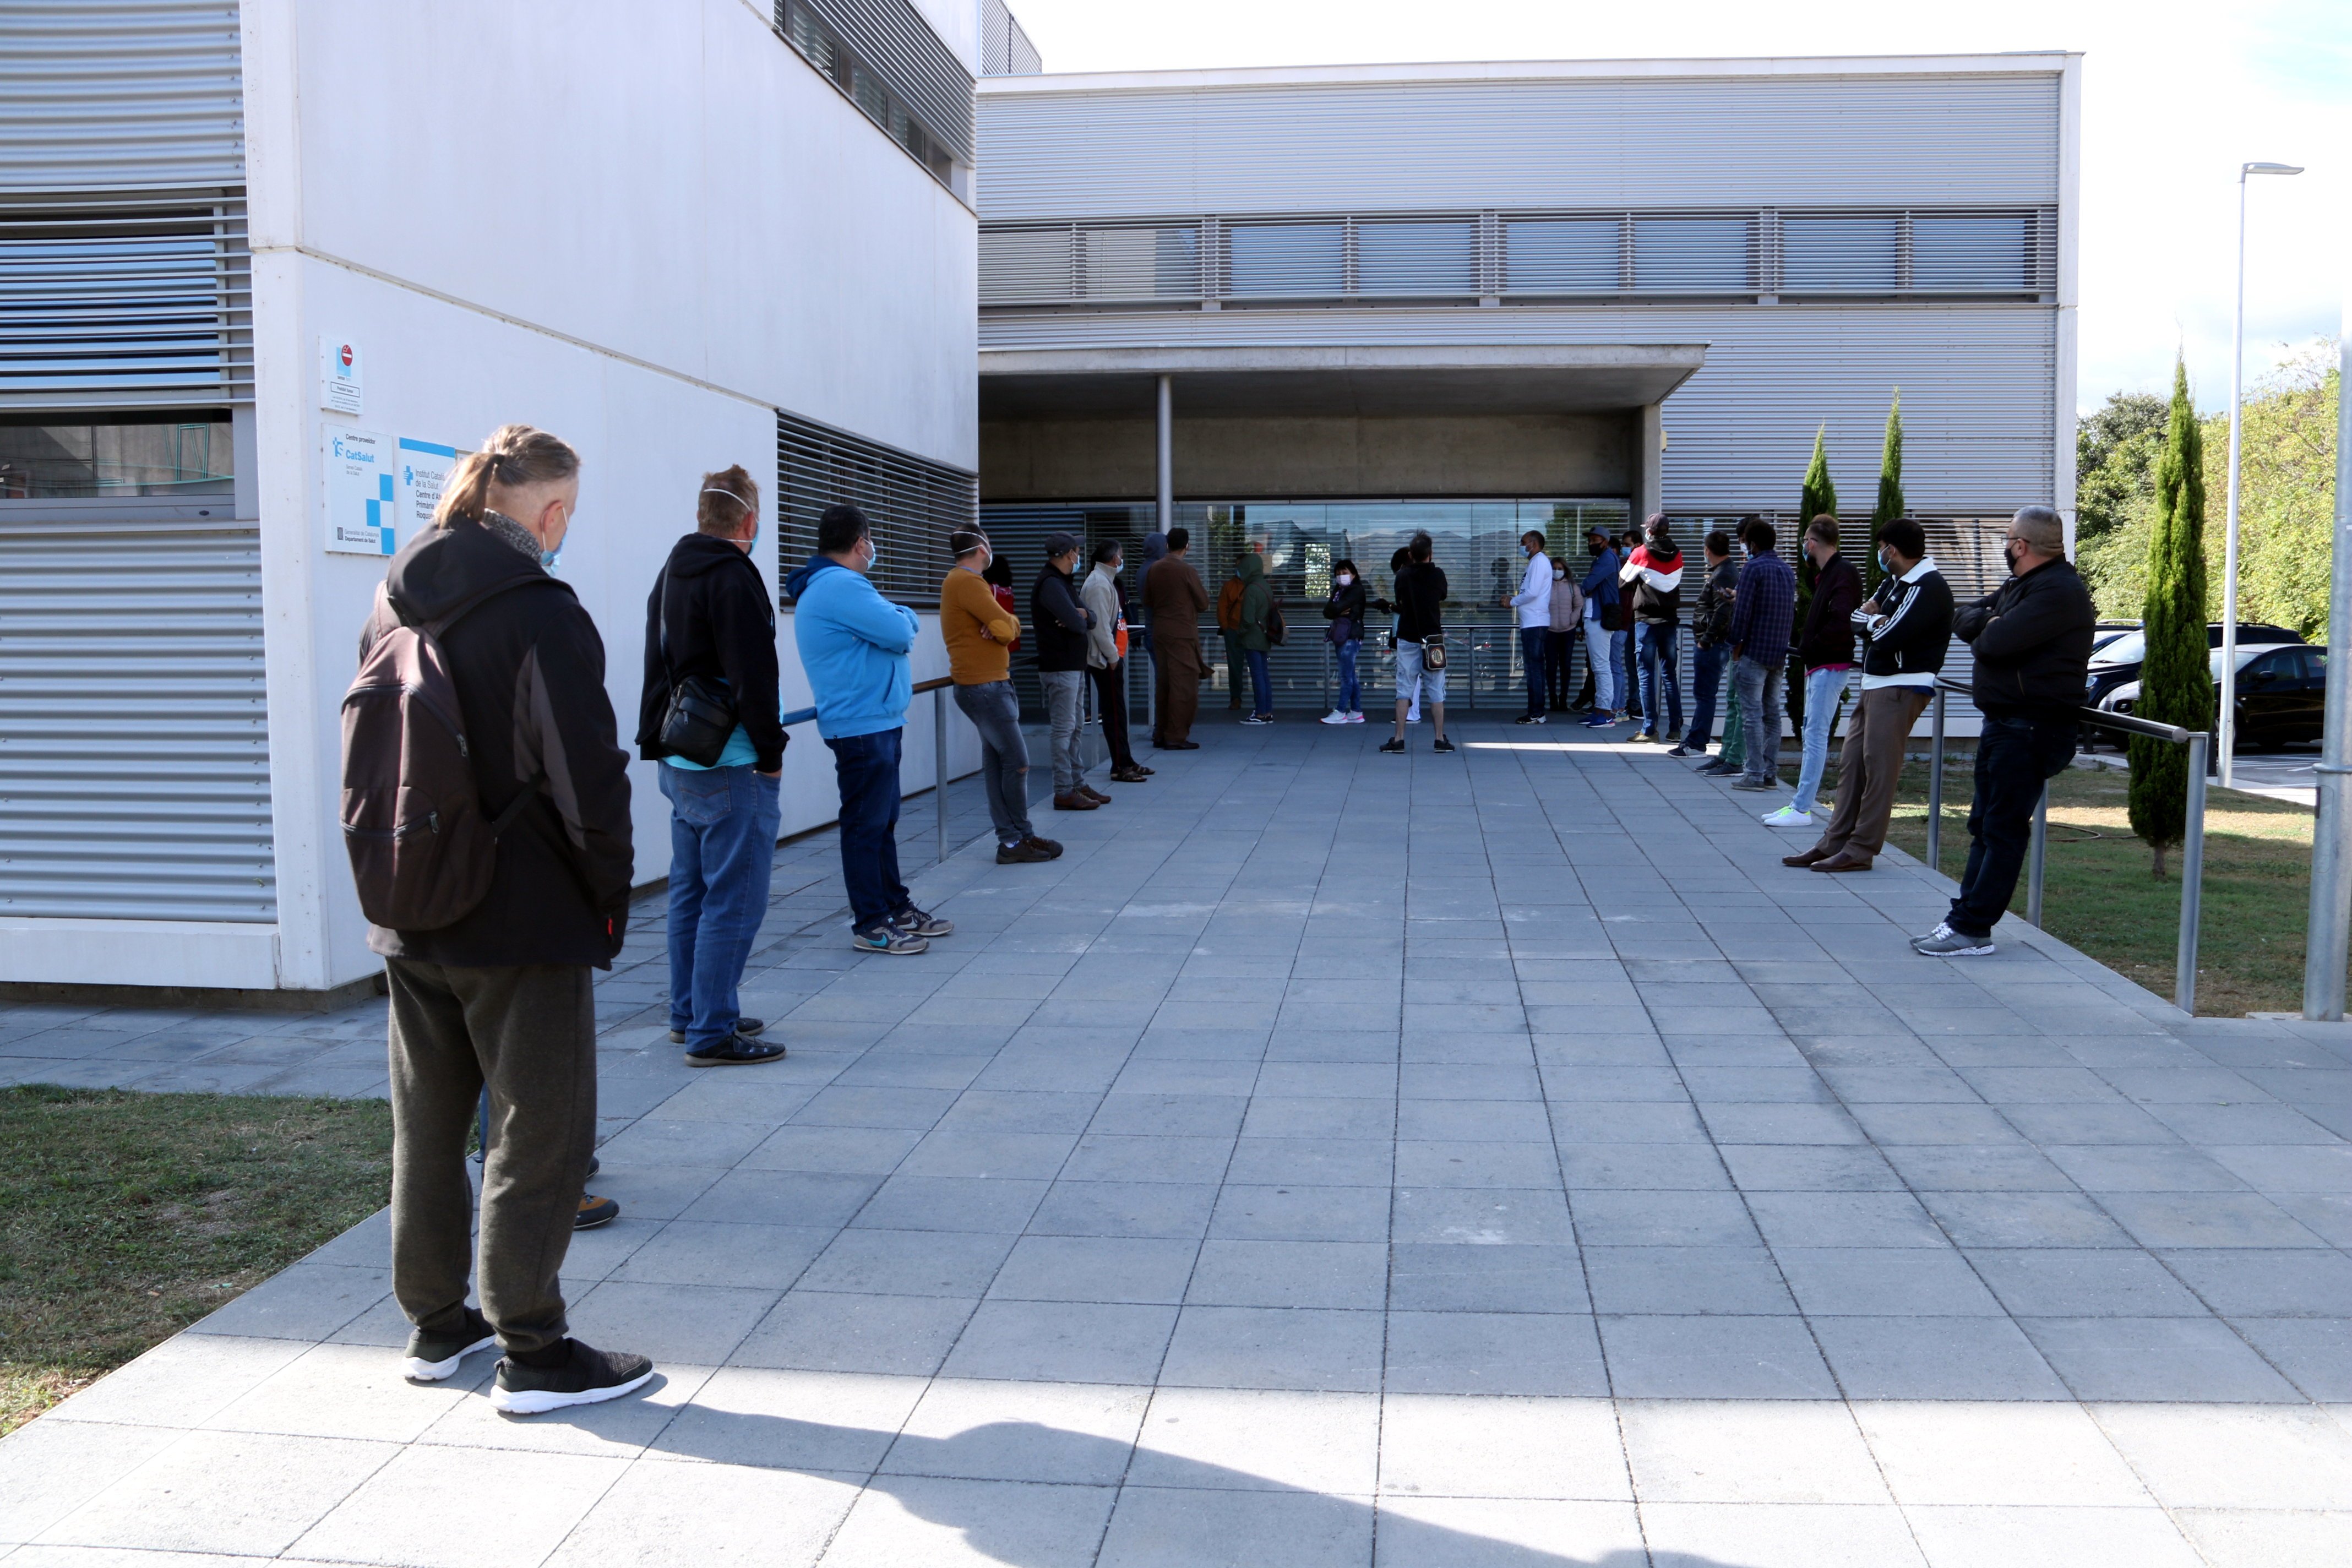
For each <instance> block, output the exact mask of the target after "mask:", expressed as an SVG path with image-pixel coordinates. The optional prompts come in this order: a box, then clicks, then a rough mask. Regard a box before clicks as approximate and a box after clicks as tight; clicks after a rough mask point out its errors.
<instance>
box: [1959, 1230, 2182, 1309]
mask: <svg viewBox="0 0 2352 1568" xmlns="http://www.w3.org/2000/svg"><path fill="white" fill-rule="evenodd" d="M1969 1261H1970V1262H1971V1263H1972V1264H1974V1265H1975V1267H1976V1270H1977V1272H1978V1274H1979V1276H1981V1277H1982V1278H1983V1279H1984V1281H1985V1283H1986V1284H1987V1285H1989V1286H1990V1287H1991V1289H1992V1293H1993V1294H1994V1295H1995V1296H1997V1297H1999V1298H2000V1303H2001V1305H2002V1306H2004V1307H2006V1308H2007V1309H2009V1310H2010V1312H2011V1313H2012V1314H2013V1315H2015V1316H2017V1317H2020V1318H2098V1317H2109V1318H2158V1317H2165V1318H2180V1317H2187V1318H2201V1317H2204V1316H2206V1315H2207V1314H2208V1312H2209V1310H2210V1309H2209V1308H2207V1307H2206V1306H2205V1304H2204V1303H2202V1302H2201V1301H2200V1300H2198V1299H2197V1297H2196V1296H2195V1295H2194V1294H2193V1293H2192V1292H2191V1291H2190V1290H2189V1289H2188V1287H2186V1286H2184V1285H2183V1284H2181V1282H2180V1281H2179V1279H2176V1278H2174V1276H2173V1274H2172V1272H2171V1271H2170V1270H2169V1269H2168V1268H2165V1267H2164V1265H2163V1264H2161V1263H2159V1262H2158V1261H2157V1260H2156V1259H2155V1258H2152V1257H2150V1256H2149V1255H2148V1254H2147V1253H2145V1252H2142V1251H2139V1250H2138V1249H2137V1248H2126V1247H2051V1248H2034V1247H2008V1248H1994V1249H1991V1250H1987V1251H1979V1252H1971V1253H1969Z"/></svg>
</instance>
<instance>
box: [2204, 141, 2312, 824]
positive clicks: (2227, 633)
mask: <svg viewBox="0 0 2352 1568" xmlns="http://www.w3.org/2000/svg"><path fill="white" fill-rule="evenodd" d="M2302 173H2303V169H2302V167H2301V165H2299V164H2294V163H2241V164H2239V165H2238V307H2237V313H2236V316H2235V320H2234V324H2233V325H2232V327H2231V331H2230V521H2229V530H2228V534H2227V537H2226V540H2225V542H2224V543H2223V545H2222V547H2221V711H2220V713H2218V714H2217V715H2215V721H2214V728H2215V731H2216V733H2215V736H2214V739H2215V742H2216V745H2217V747H2218V749H2219V750H2220V752H2221V787H2222V788H2224V789H2228V788H2230V787H2231V785H2232V784H2235V783H2236V780H2237V749H2238V748H2237V742H2238V732H2237V731H2238V426H2239V425H2240V423H2241V422H2242V421H2241V415H2242V410H2241V408H2240V406H2239V405H2240V404H2241V403H2242V401H2243V398H2244V393H2245V379H2246V176H2247V175H2248V174H2302Z"/></svg>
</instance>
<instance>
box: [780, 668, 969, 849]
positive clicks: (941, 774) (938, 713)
mask: <svg viewBox="0 0 2352 1568" xmlns="http://www.w3.org/2000/svg"><path fill="white" fill-rule="evenodd" d="M954 684H955V679H954V678H953V677H952V676H946V675H942V676H940V677H938V678H937V679H931V680H919V681H917V682H915V687H914V691H913V693H912V695H914V696H917V697H920V696H921V695H922V694H923V693H924V692H926V691H936V692H938V693H939V696H938V697H937V698H935V699H934V700H932V702H931V773H932V776H931V798H932V799H933V800H934V801H936V802H937V803H938V805H939V817H940V859H941V860H943V861H944V860H945V859H946V858H948V689H949V688H950V687H951V686H953V685H954ZM815 718H816V710H815V709H814V708H795V709H793V710H792V711H791V712H789V713H787V714H785V715H784V716H783V717H782V719H780V720H779V721H777V722H778V723H780V724H782V725H783V726H784V727H785V728H786V729H790V728H791V727H792V726H793V725H794V724H807V723H811V722H813V721H814V720H815Z"/></svg>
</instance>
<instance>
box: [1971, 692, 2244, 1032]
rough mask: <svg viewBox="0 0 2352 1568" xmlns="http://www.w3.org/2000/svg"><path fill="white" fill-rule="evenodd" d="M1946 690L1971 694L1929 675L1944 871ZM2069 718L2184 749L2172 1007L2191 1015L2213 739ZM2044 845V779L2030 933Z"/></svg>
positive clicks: (2098, 717) (2087, 713) (2032, 860)
mask: <svg viewBox="0 0 2352 1568" xmlns="http://www.w3.org/2000/svg"><path fill="white" fill-rule="evenodd" d="M1953 692H1958V693H1959V694H1960V695H1961V696H1963V697H1969V696H1972V695H1973V693H1972V692H1971V690H1970V689H1969V688H1968V687H1966V686H1963V685H1961V684H1960V683H1959V682H1958V681H1954V680H1946V679H1943V678H1942V677H1941V676H1938V677H1937V678H1936V699H1935V722H1934V726H1933V728H1932V729H1931V730H1930V731H1929V733H1930V735H1931V737H1932V739H1931V740H1930V742H1929V755H1928V769H1927V866H1928V868H1929V869H1930V870H1933V871H1936V872H1937V873H1939V874H1940V873H1941V871H1942V870H1943V858H1942V855H1941V853H1940V851H1941V849H1942V847H1943V836H1944V708H1945V703H1946V701H1947V700H1948V697H1949V695H1950V694H1951V693H1953ZM2072 716H2073V718H2074V722H2076V723H2078V724H2088V725H2091V726H2092V727H2094V728H2095V729H2101V730H2114V731H2118V732H2119V733H2122V734H2126V735H2142V736H2146V737H2147V739H2149V740H2152V741H2169V742H2172V743H2173V744H2174V745H2176V746H2187V747H2188V748H2189V809H2188V814H2187V815H2188V826H2187V827H2186V829H2185V830H2184V831H2183V833H2182V834H2181V837H2180V936H2179V942H2178V944H2177V945H2176V946H2175V948H2174V950H2173V978H2172V1005H2174V1006H2176V1007H2178V1008H2179V1009H2180V1010H2181V1011H2182V1012H2184V1013H2186V1014H2188V1015H2189V1016H2191V1017H2194V1016H2196V1015H2197V922H2198V917H2199V915H2200V913H2201V912H2202V910H2203V908H2204V901H2205V766H2206V754H2207V752H2208V750H2209V748H2210V745H2211V743H2212V737H2211V736H2210V734H2208V733H2207V732H2206V731H2202V730H2185V729H2183V728H2181V727H2180V726H2179V725H2178V724H2160V723H2158V722H2157V721H2155V720H2153V719H2142V718H2139V717H2138V716H2137V715H2135V714H2130V713H2111V712H2108V711H2107V710H2105V709H2100V708H2083V707H2077V708H2074V710H2072ZM2049 848H2050V786H2049V785H2048V784H2043V785H2042V795H2041V798H2039V799H2038V800H2036V801H2035V802H2034V803H2033V839H2032V849H2031V851H2030V852H2029V858H2028V860H2027V869H2026V879H2025V923H2026V924H2028V925H2030V926H2032V927H2033V928H2034V929H2035V930H2037V931H2039V930H2040V929H2042V886H2043V882H2044V879H2045V872H2046V869H2047V866H2046V862H2047V858H2048V855H2049Z"/></svg>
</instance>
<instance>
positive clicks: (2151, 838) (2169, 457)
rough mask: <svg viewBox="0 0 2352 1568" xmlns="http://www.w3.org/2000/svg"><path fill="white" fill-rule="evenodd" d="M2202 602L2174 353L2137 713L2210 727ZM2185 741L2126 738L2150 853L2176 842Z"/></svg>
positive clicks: (2139, 824) (2190, 461)
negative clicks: (2176, 743)
mask: <svg viewBox="0 0 2352 1568" xmlns="http://www.w3.org/2000/svg"><path fill="white" fill-rule="evenodd" d="M2204 605H2205V432H2204V428H2203V426H2201V425H2200V423H2199V422H2198V418H2197V409H2196V406H2195V405H2193V404H2191V403H2190V402H2189V367H2188V366H2187V364H2185V363H2180V362H2178V361H2176V362H2175V363H2174V365H2173V372H2172V407H2171V409H2170V411H2169V413H2168V416H2167V418H2166V421H2165V431H2164V451H2163V454H2162V456H2161V457H2159V458H2158V461H2157V468H2156V519H2155V526H2154V528H2153V530H2152V531H2151V532H2150V534H2149V538H2148V552H2147V599H2146V601H2145V603H2144V606H2143V613H2142V616H2141V624H2142V626H2143V627H2144V628H2145V631H2146V634H2147V663H2146V664H2145V665H2144V666H2142V668H2141V670H2140V698H2139V705H2138V712H2139V714H2140V716H2141V717H2142V718H2146V719H2153V720H2155V721H2157V722H2158V723H2161V724H2178V725H2179V726H2181V727H2182V728H2183V729H2188V730H2206V731H2210V730H2211V729H2212V727H2213V678H2212V674H2211V668H2210V665H2211V647H2210V641H2209V639H2208V637H2207V634H2206V629H2205V628H2206V618H2205V614H2204ZM2188 795H2189V763H2188V752H2187V749H2186V748H2185V747H2181V746H2176V745H2174V744H2173V743H2172V742H2169V741H2159V740H2156V739H2154V738H2152V737H2147V736H2134V737H2133V738H2132V742H2131V826H2132V832H2133V833H2134V834H2136V835H2137V836H2138V837H2139V839H2140V841H2141V842H2142V843H2144V844H2147V846H2149V847H2150V848H2151V849H2152V850H2153V851H2154V852H2155V866H2154V869H2155V873H2156V875H2158V876H2159V877H2161V876H2163V875H2164V852H2165V850H2166V849H2168V848H2169V847H2172V846H2173V845H2175V844H2178V843H2179V842H2180V839H2181V835H2182V832H2183V830H2184V829H2185V827H2186V826H2187V822H2188Z"/></svg>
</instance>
